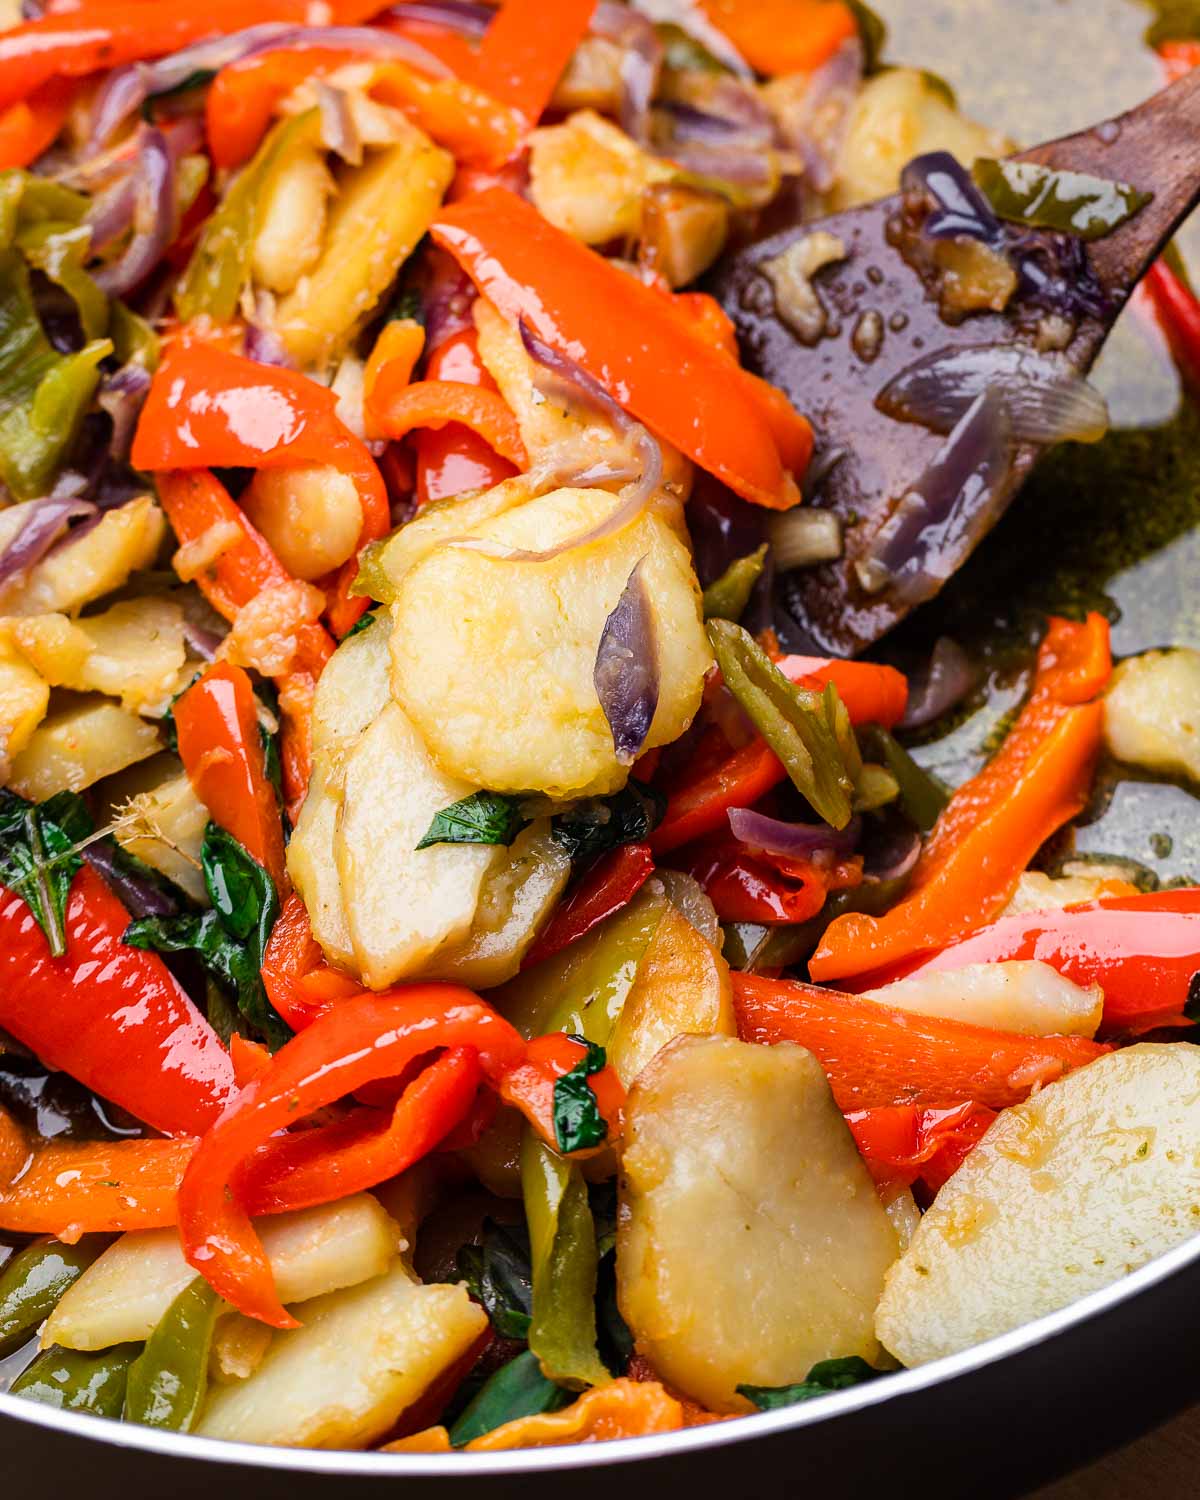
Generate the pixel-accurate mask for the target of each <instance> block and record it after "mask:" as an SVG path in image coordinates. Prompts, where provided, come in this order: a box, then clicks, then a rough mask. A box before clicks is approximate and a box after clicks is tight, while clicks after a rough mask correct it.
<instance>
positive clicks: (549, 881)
mask: <svg viewBox="0 0 1200 1500" xmlns="http://www.w3.org/2000/svg"><path fill="white" fill-rule="evenodd" d="M570 875H571V857H570V855H568V854H566V853H565V852H564V851H563V850H562V849H561V848H560V847H559V846H558V844H556V843H555V841H554V839H553V838H552V837H551V836H550V820H549V818H539V819H538V820H537V821H536V822H533V823H531V824H530V825H529V827H528V828H526V829H525V830H524V832H523V833H521V834H520V835H519V836H518V837H517V839H516V840H515V842H514V843H513V846H512V848H511V849H509V851H508V857H507V858H506V859H505V860H504V861H503V862H502V863H500V864H497V865H496V866H495V867H494V868H493V869H492V870H490V871H489V872H488V875H487V877H486V879H485V880H484V882H483V886H482V889H481V890H480V892H479V904H478V905H477V906H476V908H475V919H474V921H473V922H472V923H471V930H470V932H469V933H468V934H467V936H466V938H465V939H464V940H463V942H462V943H461V944H458V945H457V946H455V947H453V948H448V949H443V950H442V951H441V952H439V953H437V954H435V955H434V957H433V958H432V959H431V960H430V962H429V964H428V966H427V968H426V970H425V977H426V978H431V979H453V980H456V981H457V982H458V983H459V984H467V985H470V986H471V987H472V988H473V989H490V988H491V986H492V985H495V984H503V983H504V982H505V980H506V979H511V978H512V977H513V975H514V974H515V973H516V972H517V970H518V969H519V968H520V967H521V960H522V959H523V958H524V957H525V954H526V952H527V951H528V949H529V948H530V947H531V946H532V944H533V940H534V938H535V937H537V935H538V932H539V931H540V930H541V928H542V926H543V925H544V924H545V922H546V920H547V918H548V917H549V915H550V913H551V912H552V911H553V910H554V907H555V905H556V903H557V901H558V898H559V896H561V895H562V891H563V887H564V886H565V885H566V883H567V881H568V879H569V878H570Z"/></svg>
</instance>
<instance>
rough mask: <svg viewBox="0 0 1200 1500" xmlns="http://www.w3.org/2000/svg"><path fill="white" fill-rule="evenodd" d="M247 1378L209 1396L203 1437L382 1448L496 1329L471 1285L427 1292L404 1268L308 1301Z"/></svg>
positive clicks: (428, 1288)
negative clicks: (402, 1418)
mask: <svg viewBox="0 0 1200 1500" xmlns="http://www.w3.org/2000/svg"><path fill="white" fill-rule="evenodd" d="M303 1316H304V1326H303V1327H302V1328H297V1329H294V1330H293V1331H291V1332H288V1333H281V1334H276V1335H275V1338H274V1340H273V1341H272V1344H271V1347H270V1349H269V1350H268V1351H267V1355H266V1358H265V1359H264V1360H263V1362H262V1364H261V1365H260V1366H259V1367H258V1369H257V1370H256V1371H255V1372H254V1374H253V1375H251V1377H250V1379H249V1380H243V1381H242V1382H240V1384H238V1385H227V1386H222V1387H220V1388H219V1389H216V1390H213V1391H211V1392H210V1394H209V1398H208V1404H207V1405H206V1407H205V1409H204V1411H203V1413H202V1414H201V1417H200V1421H199V1423H198V1425H197V1428H196V1431H197V1432H199V1433H200V1434H201V1435H202V1436H204V1437H215V1438H227V1439H230V1440H231V1441H234V1442H243V1443H276V1444H287V1445H289V1446H291V1447H295V1448H366V1447H368V1446H369V1445H370V1444H371V1443H373V1442H377V1441H378V1440H379V1439H380V1438H382V1437H383V1436H384V1434H385V1433H386V1432H387V1431H388V1429H389V1428H390V1427H391V1426H392V1425H393V1424H394V1423H395V1421H396V1419H397V1417H399V1415H400V1414H401V1412H403V1411H404V1409H405V1408H406V1407H408V1406H411V1405H412V1404H413V1402H414V1401H416V1400H417V1399H418V1398H419V1397H420V1396H421V1395H423V1394H424V1392H425V1391H426V1390H428V1389H429V1387H430V1386H431V1385H432V1384H433V1383H434V1381H436V1380H437V1379H438V1377H439V1376H440V1375H442V1374H443V1373H444V1372H446V1371H447V1370H449V1369H451V1367H452V1366H453V1365H454V1364H455V1363H456V1362H457V1361H458V1360H460V1359H461V1358H462V1357H463V1355H464V1354H466V1352H467V1351H468V1350H469V1349H470V1347H471V1345H472V1344H473V1343H475V1341H476V1340H477V1339H478V1338H479V1337H480V1335H481V1334H482V1333H484V1332H485V1331H486V1329H487V1326H488V1320H487V1314H486V1313H485V1312H484V1310H483V1309H482V1308H481V1307H478V1306H476V1304H475V1303H473V1302H472V1301H471V1299H470V1297H469V1296H468V1295H467V1289H466V1287H463V1286H422V1285H421V1283H420V1282H418V1281H415V1280H414V1279H413V1278H412V1276H411V1275H410V1274H409V1273H408V1271H406V1270H405V1269H404V1267H403V1266H402V1265H401V1264H400V1263H399V1262H396V1263H395V1264H394V1265H393V1267H392V1269H391V1270H389V1271H388V1272H387V1273H386V1274H385V1275H383V1276H380V1277H378V1278H376V1279H375V1280H374V1281H368V1282H364V1283H363V1284H362V1285H361V1286H356V1287H351V1288H350V1289H349V1290H347V1291H342V1292H333V1293H332V1294H331V1295H330V1296H328V1297H321V1298H318V1299H317V1300H315V1301H313V1302H309V1303H306V1304H305V1306H304V1310H303Z"/></svg>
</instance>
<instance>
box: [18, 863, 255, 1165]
mask: <svg viewBox="0 0 1200 1500" xmlns="http://www.w3.org/2000/svg"><path fill="white" fill-rule="evenodd" d="M129 920H130V919H129V913H128V912H127V911H126V910H125V908H124V906H122V904H121V902H120V901H119V900H118V899H117V897H116V896H115V895H114V894H113V893H112V891H111V890H109V888H108V886H107V885H106V884H105V883H104V881H103V879H102V878H101V877H100V876H99V875H98V874H97V873H96V872H95V870H93V869H92V868H91V866H90V865H84V867H83V868H82V869H81V870H80V871H79V872H78V874H77V875H76V876H75V879H74V881H73V882H72V885H71V893H70V896H69V898H68V901H67V909H66V913H65V917H64V922H63V928H64V935H65V938H66V952H65V954H64V955H63V957H62V958H54V957H53V956H52V955H51V953H50V945H49V943H48V942H47V940H46V936H45V934H44V933H43V932H42V929H41V928H40V927H39V926H38V924H37V922H36V921H35V920H34V917H33V914H32V913H31V912H30V910H29V907H28V906H27V905H26V904H25V902H24V901H23V900H22V899H21V898H20V897H19V896H15V895H13V894H12V893H11V892H9V891H6V890H3V889H2V888H0V1026H3V1027H4V1028H5V1030H7V1031H10V1032H11V1033H12V1034H13V1036H15V1037H16V1038H17V1040H18V1041H20V1042H24V1044H25V1045H26V1046H27V1047H29V1048H31V1049H32V1050H33V1051H34V1052H36V1053H37V1055H38V1056H39V1057H40V1058H41V1060H42V1061H43V1062H44V1063H45V1064H46V1065H47V1066H48V1067H51V1068H58V1069H61V1070H62V1071H63V1072H64V1073H69V1074H70V1075H71V1077H72V1078H77V1079H78V1080H79V1082H80V1083H83V1084H85V1085H86V1086H87V1087H88V1088H90V1089H93V1090H94V1091H95V1092H96V1093H97V1094H100V1095H101V1096H102V1097H103V1098H105V1099H111V1100H112V1102H113V1103H114V1104H119V1105H120V1106H121V1108H122V1109H127V1110H128V1111H129V1112H130V1114H132V1115H136V1116H137V1118H138V1119H139V1120H142V1121H144V1122H145V1123H146V1124H147V1125H151V1126H153V1127H154V1128H155V1129H156V1130H161V1131H164V1132H165V1133H167V1134H170V1135H179V1134H185V1133H191V1134H195V1133H197V1132H199V1131H201V1130H204V1129H206V1128H207V1127H208V1126H209V1125H211V1124H212V1122H213V1121H214V1120H215V1119H216V1118H217V1116H218V1115H219V1114H220V1112H221V1109H222V1107H223V1106H224V1104H225V1103H226V1101H227V1100H228V1099H229V1097H230V1095H231V1094H232V1092H233V1086H234V1085H233V1067H232V1065H231V1063H230V1061H229V1054H228V1053H227V1052H226V1051H225V1049H224V1047H222V1046H221V1043H220V1041H219V1040H218V1039H217V1034H216V1032H215V1031H214V1030H213V1029H212V1027H211V1026H210V1025H209V1024H208V1022H207V1021H206V1020H205V1019H204V1017H203V1016H202V1015H201V1014H200V1012H199V1011H198V1010H197V1009H196V1007H195V1006H194V1005H193V1004H192V1002H191V1001H190V1000H189V999H188V997H187V995H186V994H185V992H184V990H183V989H182V988H181V986H180V985H179V983H178V981H177V980H176V979H175V978H174V976H173V975H172V974H171V971H170V970H169V969H168V968H167V966H166V965H165V964H164V963H163V961H162V959H161V958H159V956H158V955H157V954H156V953H149V952H144V951H143V950H142V949H140V948H130V947H127V946H126V945H125V943H123V942H122V940H121V939H122V937H123V935H124V933H125V929H126V928H127V927H128V926H129Z"/></svg>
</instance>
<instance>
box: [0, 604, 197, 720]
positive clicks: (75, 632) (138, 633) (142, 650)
mask: <svg viewBox="0 0 1200 1500" xmlns="http://www.w3.org/2000/svg"><path fill="white" fill-rule="evenodd" d="M12 628H13V638H14V639H15V641H16V643H17V644H18V645H19V646H20V648H21V650H22V651H23V652H24V653H25V654H26V655H27V656H28V657H29V659H30V661H31V662H32V663H33V664H34V666H36V667H37V669H38V671H39V672H40V673H41V674H42V676H43V677H45V679H46V681H47V682H49V683H50V684H51V686H52V687H66V688H72V689H74V690H75V691H76V692H80V693H86V692H97V693H104V694H106V695H107V696H108V697H110V698H119V699H120V700H121V704H122V707H124V708H128V709H131V710H133V711H134V712H135V713H136V712H137V711H138V710H140V709H142V708H144V707H145V706H146V705H148V704H157V703H158V702H160V701H161V700H162V699H163V698H164V697H169V696H170V695H171V690H172V688H173V687H174V685H175V682H176V680H177V678H178V676H179V673H180V671H181V669H182V667H183V664H184V662H185V660H186V657H187V653H186V650H185V649H184V642H183V610H182V609H181V608H180V607H179V605H178V604H175V603H173V602H172V601H171V600H169V599H157V598H153V597H147V598H144V599H126V600H123V601H122V602H121V603H120V604H114V605H113V606H112V607H111V609H107V610H105V611H104V613H103V614H99V615H88V616H86V617H85V618H82V619H78V620H68V619H67V617H66V615H58V614H55V615H31V616H28V617H26V618H24V619H19V620H17V621H16V622H15V623H14V625H13V627H12Z"/></svg>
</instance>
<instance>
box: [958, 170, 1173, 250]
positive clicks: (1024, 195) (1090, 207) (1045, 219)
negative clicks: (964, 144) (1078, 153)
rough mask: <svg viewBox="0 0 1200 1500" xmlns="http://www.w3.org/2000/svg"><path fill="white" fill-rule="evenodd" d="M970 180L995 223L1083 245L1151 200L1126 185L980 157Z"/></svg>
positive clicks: (1111, 228)
mask: <svg viewBox="0 0 1200 1500" xmlns="http://www.w3.org/2000/svg"><path fill="white" fill-rule="evenodd" d="M971 176H972V177H973V178H974V179H975V181H976V183H977V184H978V185H979V187H980V188H981V189H982V190H983V192H984V194H985V195H986V197H987V200H988V202H989V203H990V204H991V205H992V208H993V209H994V211H995V212H996V214H997V215H998V216H999V217H1000V218H1001V219H1008V220H1009V221H1010V222H1012V223H1015V224H1032V225H1036V226H1037V227H1038V228H1041V229H1057V230H1059V231H1060V232H1062V233H1065V234H1073V235H1076V236H1077V237H1078V238H1079V239H1083V240H1099V239H1103V238H1104V236H1105V235H1106V234H1111V233H1112V231H1113V230H1114V229H1116V228H1117V226H1118V225H1120V224H1124V223H1125V221H1126V220H1127V219H1132V218H1133V216H1134V214H1136V213H1138V212H1139V211H1140V210H1141V209H1143V208H1145V206H1146V204H1147V203H1149V202H1150V201H1151V200H1152V199H1153V197H1154V194H1153V193H1143V192H1140V191H1139V190H1138V189H1137V188H1135V187H1130V185H1129V184H1128V183H1127V182H1112V181H1110V180H1109V179H1108V178H1105V177H1092V176H1089V174H1088V173H1086V172H1067V171H1058V170H1056V169H1054V168H1053V167H1039V166H1037V165H1036V164H1035V163H1034V162H1031V161H993V160H992V159H991V158H990V157H980V158H979V160H978V161H976V162H975V164H974V166H973V167H972V168H971Z"/></svg>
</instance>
